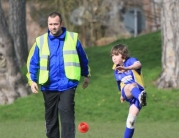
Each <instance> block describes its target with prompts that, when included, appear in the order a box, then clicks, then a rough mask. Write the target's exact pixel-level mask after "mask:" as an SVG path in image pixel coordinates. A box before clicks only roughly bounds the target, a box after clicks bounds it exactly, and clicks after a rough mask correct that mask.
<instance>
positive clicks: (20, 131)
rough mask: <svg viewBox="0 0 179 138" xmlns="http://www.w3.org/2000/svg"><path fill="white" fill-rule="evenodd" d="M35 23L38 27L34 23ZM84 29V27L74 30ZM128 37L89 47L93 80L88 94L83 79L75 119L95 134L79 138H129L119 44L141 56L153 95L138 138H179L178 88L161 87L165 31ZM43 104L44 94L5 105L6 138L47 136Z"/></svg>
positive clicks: (0, 109)
mask: <svg viewBox="0 0 179 138" xmlns="http://www.w3.org/2000/svg"><path fill="white" fill-rule="evenodd" d="M31 24H33V23H32V22H31ZM34 24H38V23H37V22H34ZM36 27H37V28H38V27H39V26H36ZM27 28H28V25H27ZM78 28H80V26H78V27H77V28H74V29H78ZM38 29H39V31H37V30H38ZM38 29H34V28H33V29H30V31H32V32H36V33H37V32H38V33H43V31H45V29H44V28H43V27H42V28H40V27H39V28H38ZM77 31H78V30H77ZM126 32H127V31H124V34H127V35H123V36H117V37H116V38H115V40H113V41H112V42H110V41H105V42H103V41H102V40H105V39H101V43H102V45H100V46H97V45H95V44H97V43H94V45H85V48H84V49H85V51H86V53H87V55H88V58H89V65H90V67H91V74H92V77H91V79H90V85H89V87H88V88H87V89H85V90H84V89H82V87H81V84H82V81H83V78H82V80H81V82H80V85H79V87H78V88H77V92H76V97H75V105H76V110H75V111H76V113H75V116H76V128H77V126H78V124H79V123H80V122H82V121H85V122H88V124H89V126H90V129H89V131H88V132H87V133H85V134H82V133H79V132H78V130H76V134H77V135H76V137H77V138H91V137H92V138H117V137H121V138H122V137H123V133H124V129H125V121H126V117H127V113H128V106H129V105H128V104H127V103H123V104H121V103H120V100H119V97H120V95H119V92H118V89H117V85H116V82H115V79H114V76H113V71H112V65H113V64H112V61H111V58H110V54H109V53H110V49H111V47H112V46H114V45H116V44H118V43H123V44H127V45H128V47H129V50H130V52H131V56H134V57H137V58H138V59H139V60H140V61H141V62H142V65H143V68H142V69H143V74H144V82H145V87H146V90H147V92H148V99H147V106H146V107H144V108H143V109H142V111H141V113H140V114H139V116H138V118H137V122H136V124H135V129H136V131H135V135H134V138H173V137H177V136H178V135H179V132H178V128H179V123H178V115H179V110H178V107H179V101H178V96H179V94H178V88H177V87H176V88H163V89H161V88H160V89H159V88H158V85H157V80H158V78H159V77H160V75H161V72H162V64H163V63H162V62H161V59H162V50H163V48H162V46H163V37H162V33H163V32H162V31H161V28H156V29H154V30H153V29H151V30H150V31H149V32H147V31H146V30H145V28H144V30H142V31H141V32H140V31H139V32H140V33H139V34H138V33H137V35H136V34H134V32H132V33H129V32H127V33H126ZM27 33H28V31H27ZM79 33H80V32H79ZM35 35H37V36H38V35H39V34H34V36H35ZM126 37H127V38H126ZM105 38H106V36H105ZM28 39H29V37H28ZM34 39H35V38H34ZM106 39H107V38H106ZM108 40H110V39H108ZM31 41H33V40H31ZM29 43H31V42H28V46H29V47H30V44H29ZM21 73H22V75H23V76H24V77H25V74H26V67H25V66H22V67H21ZM6 85H7V84H6ZM43 104H44V103H43V98H42V94H41V93H39V94H38V95H35V94H31V93H29V94H28V96H25V97H19V98H17V99H15V100H14V101H13V103H11V104H5V105H1V106H0V137H2V138H43V137H45V122H44V107H43Z"/></svg>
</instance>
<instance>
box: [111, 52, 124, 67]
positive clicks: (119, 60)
mask: <svg viewBox="0 0 179 138" xmlns="http://www.w3.org/2000/svg"><path fill="white" fill-rule="evenodd" d="M112 61H113V63H114V64H116V65H118V64H119V65H122V64H123V58H122V55H121V54H118V55H112Z"/></svg>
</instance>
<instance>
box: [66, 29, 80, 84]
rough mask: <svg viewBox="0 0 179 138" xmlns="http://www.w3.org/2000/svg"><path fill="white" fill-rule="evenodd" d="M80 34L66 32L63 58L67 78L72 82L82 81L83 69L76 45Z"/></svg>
mask: <svg viewBox="0 0 179 138" xmlns="http://www.w3.org/2000/svg"><path fill="white" fill-rule="evenodd" d="M77 40H78V34H77V33H74V32H68V31H67V32H66V36H65V43H64V46H63V58H64V67H65V74H66V77H67V78H69V79H72V80H78V81H79V80H80V76H81V68H80V62H79V57H78V53H77V51H76V44H77Z"/></svg>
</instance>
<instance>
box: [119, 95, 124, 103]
mask: <svg viewBox="0 0 179 138" xmlns="http://www.w3.org/2000/svg"><path fill="white" fill-rule="evenodd" d="M120 100H121V103H123V102H124V101H125V100H124V97H123V96H122V95H121V97H120Z"/></svg>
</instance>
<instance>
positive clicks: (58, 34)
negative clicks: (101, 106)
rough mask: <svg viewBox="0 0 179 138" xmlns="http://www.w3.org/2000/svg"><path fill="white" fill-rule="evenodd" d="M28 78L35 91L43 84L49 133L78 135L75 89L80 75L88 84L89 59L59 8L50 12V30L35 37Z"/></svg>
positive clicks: (52, 136) (66, 136) (50, 135)
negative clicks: (75, 115) (63, 22)
mask: <svg viewBox="0 0 179 138" xmlns="http://www.w3.org/2000/svg"><path fill="white" fill-rule="evenodd" d="M27 68H28V73H27V77H28V81H29V84H30V86H31V90H32V92H33V93H35V94H37V93H38V84H40V86H41V91H42V93H43V97H44V102H45V104H44V105H45V121H46V135H47V137H48V138H59V137H60V131H59V119H58V112H59V113H60V120H61V137H62V138H75V117H74V114H75V111H74V110H75V109H74V107H75V102H74V97H75V90H76V87H77V85H78V83H79V80H80V76H84V84H83V88H86V87H87V86H88V84H89V77H90V72H89V67H88V59H87V56H86V54H85V52H84V50H83V48H82V45H81V43H80V41H79V40H78V34H77V33H74V32H69V31H67V30H66V28H64V27H62V17H61V14H59V13H58V12H53V13H51V14H50V15H49V16H48V32H47V33H45V34H44V35H42V36H39V37H37V38H36V41H35V43H34V45H33V46H32V48H31V50H30V52H29V56H28V60H27Z"/></svg>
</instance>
